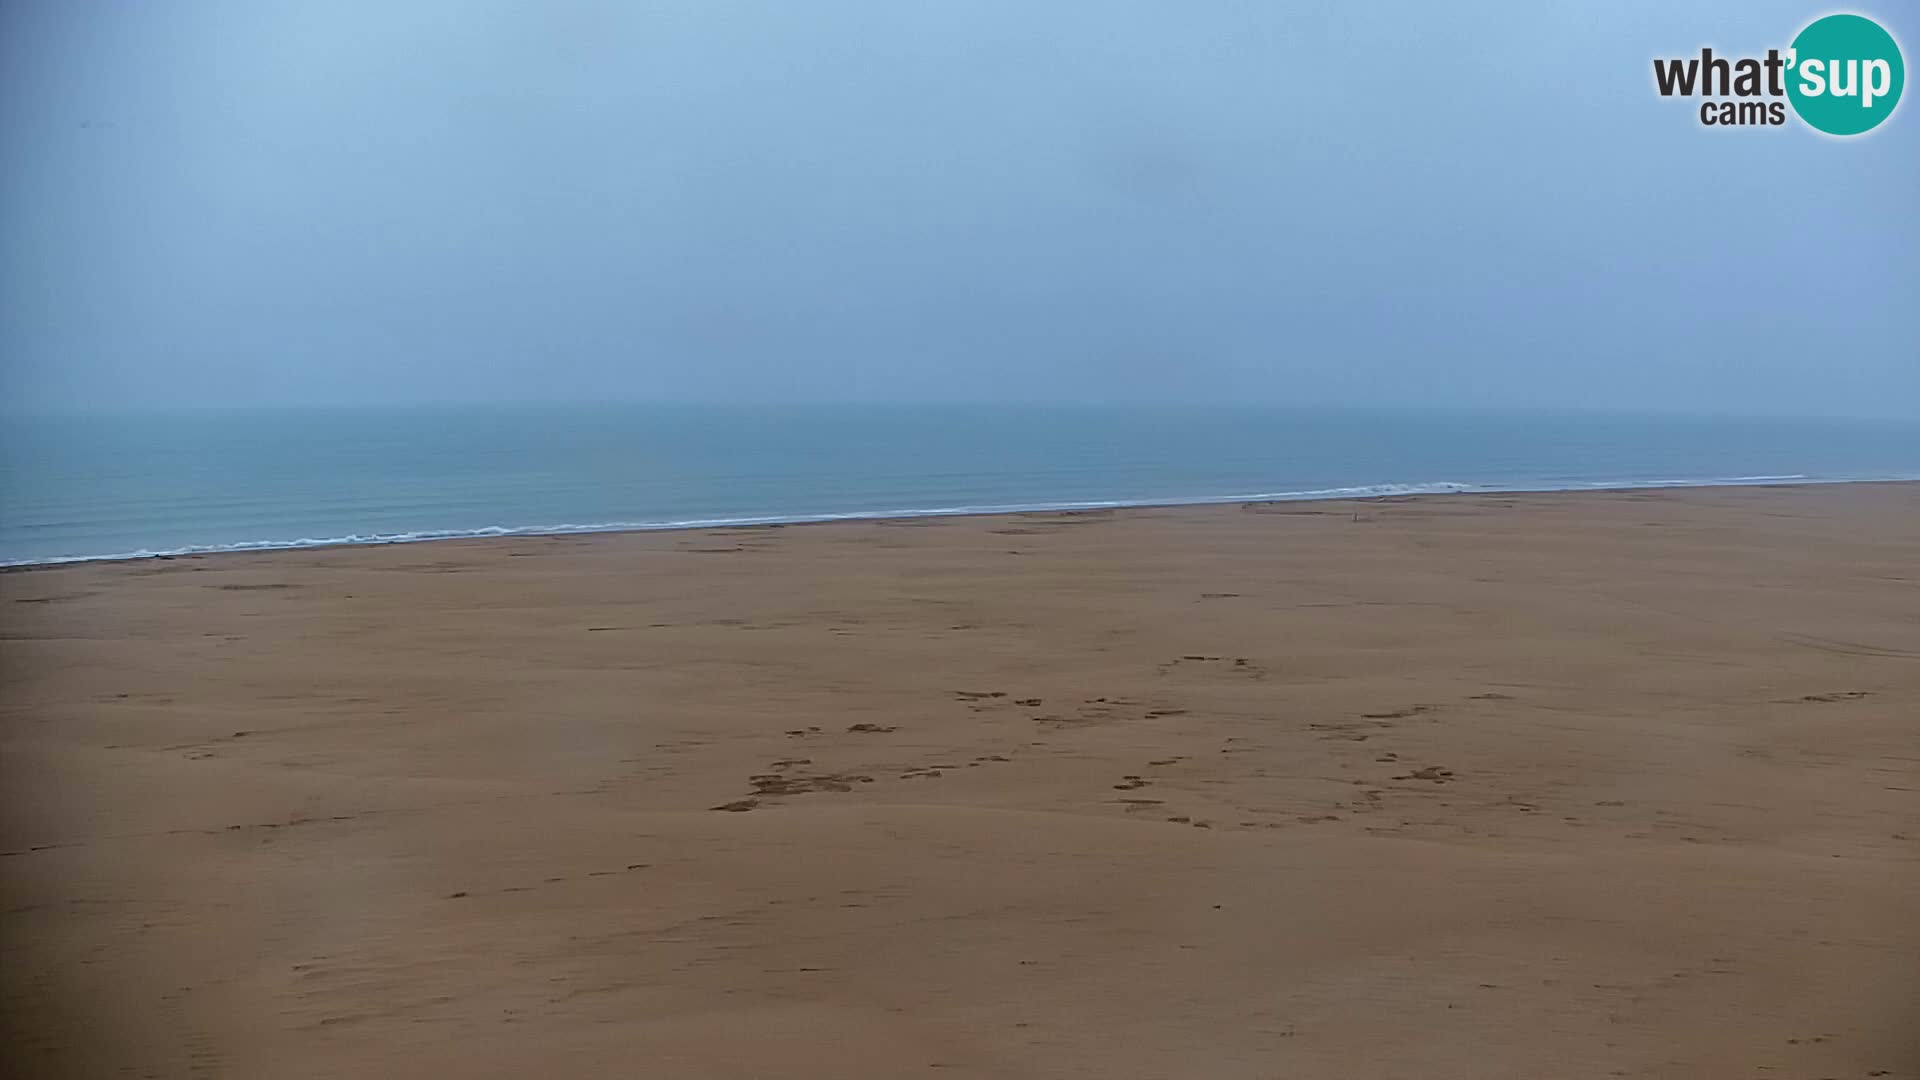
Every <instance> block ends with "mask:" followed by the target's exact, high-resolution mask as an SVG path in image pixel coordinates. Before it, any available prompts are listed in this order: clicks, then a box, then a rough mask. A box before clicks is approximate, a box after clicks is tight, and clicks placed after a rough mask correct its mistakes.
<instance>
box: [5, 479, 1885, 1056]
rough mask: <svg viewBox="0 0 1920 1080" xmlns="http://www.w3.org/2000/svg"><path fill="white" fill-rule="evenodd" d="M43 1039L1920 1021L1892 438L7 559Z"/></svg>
mask: <svg viewBox="0 0 1920 1080" xmlns="http://www.w3.org/2000/svg"><path fill="white" fill-rule="evenodd" d="M0 620H3V622H0V631H4V636H5V638H6V643H5V652H4V661H0V663H4V677H5V680H6V682H5V689H4V695H3V696H0V708H3V710H4V711H3V712H0V721H3V723H0V754H3V755H4V757H3V758H0V768H4V778H3V779H4V796H3V797H4V800H5V803H4V808H3V809H4V815H3V816H0V853H3V854H0V886H4V893H3V894H0V900H3V902H4V912H5V914H4V924H3V927H4V955H3V956H0V980H4V994H5V999H4V1005H5V1023H6V1028H7V1030H6V1031H5V1033H4V1034H5V1037H6V1040H7V1042H6V1049H7V1051H8V1052H9V1053H10V1054H12V1055H13V1060H12V1064H13V1066H14V1069H15V1071H16V1072H17V1074H18V1075H21V1076H32V1077H56V1078H57V1077H68V1076H85V1077H94V1076H123V1075H124V1076H157V1077H195V1076H209V1077H241V1078H275V1077H334V1076H345V1077H362V1078H364V1077H376V1076H377V1077H409V1078H411V1077H436V1076H445V1077H513V1078H521V1077H527V1076H535V1077H550V1078H559V1077H575V1076H581V1077H660V1078H682V1077H689V1078H704V1077H716V1078H722V1077H723V1078H745V1077H802V1078H823V1080H824V1078H835V1080H838V1078H847V1077H876V1078H890V1077H909V1076H936V1077H1031V1078H1053V1077H1089V1078H1094V1077H1098V1078H1116V1077H1128V1078H1132V1077H1138V1078H1169V1077H1208V1078H1214V1077H1222V1078H1282V1077H1289V1078H1290V1077H1303V1078H1320V1077H1326V1078H1348V1077H1356V1078H1373V1077H1383V1078H1384V1077H1404V1078H1410V1080H1411V1078H1426V1077H1458V1078H1489V1077H1499V1078H1513V1080H1537V1078H1544V1077H1615V1076H1626V1077H1672V1078H1696V1077H1741V1078H1749V1077H1782V1078H1795V1080H1802V1078H1811V1077H1827V1076H1832V1077H1868V1076H1890V1077H1915V1076H1920V1071H1917V1070H1920V1024H1917V1023H1916V1017H1920V708H1916V703H1917V702H1920V485H1906V484H1874V485H1843V486H1822V487H1779V488H1758V487H1754V488H1723V489H1695V490H1685V491H1679V490H1675V491H1659V492H1615V493H1581V494H1541V495H1512V496H1477V495H1475V496H1468V495H1459V496H1439V497H1420V498H1410V499H1396V500H1379V501H1369V502H1324V503H1290V504H1265V505H1249V506H1245V507H1240V506H1226V507H1208V508H1171V509H1143V510H1127V511H1115V512H1095V513H1077V514H1064V513H1036V514H1022V515H1013V516H1001V517H978V518H952V519H919V520H905V521H888V522H860V523H847V524H832V525H807V526H791V527H785V528H747V529H728V530H712V531H704V532H676V533H652V534H627V535H598V536H574V537H564V538H529V539H513V540H493V541H461V542H443V543H433V544H420V545H408V546H394V547H373V548H337V549H326V550H315V551H298V552H277V553H264V554H252V555H225V556H211V557H197V558H176V559H167V560H148V561H138V562H128V563H118V564H92V565H74V566H66V567H56V568H47V569H38V570H32V571H27V572H16V573H9V574H5V575H0Z"/></svg>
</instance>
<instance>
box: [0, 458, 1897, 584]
mask: <svg viewBox="0 0 1920 1080" xmlns="http://www.w3.org/2000/svg"><path fill="white" fill-rule="evenodd" d="M1915 480H1920V476H1879V477H1844V478H1815V477H1810V476H1806V475H1801V474H1788V475H1778V476H1727V477H1713V478H1708V479H1674V480H1627V481H1612V480H1603V481H1592V482H1582V483H1563V484H1467V483H1457V482H1453V481H1435V482H1431V483H1424V484H1363V485H1359V486H1355V487H1337V488H1316V489H1309V490H1302V491H1268V492H1254V493H1249V494H1238V495H1197V496H1191V497H1186V498H1173V499H1097V500H1082V501H1066V502H1039V503H1000V504H985V505H977V506H947V507H924V508H912V509H895V510H849V511H844V512H839V513H831V514H765V515H755V516H748V517H727V518H695V519H685V520H674V521H611V522H600V523H594V524H557V525H487V526H481V527H479V528H470V529H421V530H416V531H410V532H404V533H364V534H357V533H348V534H343V535H341V536H329V537H306V538H301V539H297V540H239V541H234V542H231V543H223V544H187V545H182V546H180V547H174V548H159V549H142V550H139V551H122V552H114V553H112V554H104V555H56V556H50V557H47V558H39V559H13V560H4V561H0V569H15V568H21V567H32V566H60V565H66V564H69V563H85V562H126V561H131V560H135V559H161V558H174V557H178V556H185V555H218V554H224V553H228V552H243V551H303V550H308V549H312V548H327V547H365V546H373V545H382V544H419V543H429V542H432V541H436V540H478V539H487V538H490V537H505V536H578V535H586V534H595V533H619V532H670V531H683V530H691V529H722V528H740V527H747V526H754V525H813V524H825V523H828V522H836V521H885V520H889V519H901V518H928V517H975V516H986V515H993V514H1028V513H1047V512H1069V511H1076V510H1124V509H1147V508H1153V507H1180V506H1214V505H1220V504H1226V503H1240V502H1316V501H1332V500H1344V499H1384V498H1391V497H1394V496H1401V495H1457V494H1481V495H1498V494H1516V495H1517V494H1526V493H1544V492H1556V491H1639V490H1647V489H1660V488H1697V487H1740V486H1752V485H1765V484H1872V483H1900V482H1908V481H1915Z"/></svg>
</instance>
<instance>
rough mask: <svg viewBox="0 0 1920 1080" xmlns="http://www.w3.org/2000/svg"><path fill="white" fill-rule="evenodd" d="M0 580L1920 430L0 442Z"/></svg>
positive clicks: (67, 428)
mask: <svg viewBox="0 0 1920 1080" xmlns="http://www.w3.org/2000/svg"><path fill="white" fill-rule="evenodd" d="M0 445H3V447H4V451H5V460H4V466H3V467H4V470H5V472H4V475H3V476H0V479H3V480H4V485H5V486H4V489H0V563H9V564H13V563H33V562H48V561H58V560H68V559H85V558H101V557H109V556H126V555H137V554H159V553H181V552H194V551H222V550H236V549H249V548H269V547H294V546H307V545H315V544H330V543H373V542H392V541H403V540H422V539H432V538H438V537H450V536H471V535H494V534H505V533H541V532H570V531H589V530H603V529H647V528H671V527H677V526H692V525H711V524H716V523H738V522H765V521H804V520H814V519H831V518H841V517H866V516H886V515H902V514H948V513H964V512H972V511H983V510H1005V509H1026V508H1040V507H1079V506H1114V505H1126V504H1131V503H1173V502H1207V501H1216V500H1217V501H1227V500H1238V499H1247V498H1314V497H1327V496H1347V495H1369V494H1391V493H1400V492H1425V491H1431V492H1444V491H1500V490H1527V489H1580V488H1599V487H1626V486H1664V485H1675V484H1706V483H1763V482H1769V481H1777V480H1784V479H1793V480H1819V481H1841V480H1867V479H1894V478H1899V479H1911V478H1916V477H1920V426H1916V425H1914V424H1898V423H1862V422H1846V423H1833V422H1821V423H1815V422H1799V421H1751V420H1741V421H1733V420H1722V419H1677V418H1646V417H1642V418H1620V417H1612V418H1607V417H1592V416H1545V417H1543V416H1538V415H1480V416H1470V415H1450V416H1435V415H1414V414H1403V413H1388V412H1324V411H1322V412H1284V411H1261V410H1253V409H1246V410H1219V409H1212V410H1202V409H1095V408H1040V407H1021V408H997V407H996V408H987V407H980V408H959V407H941V408H932V407H929V408H909V407H897V406H895V407H879V406H876V407H833V408H827V407H805V408H774V407H769V408H723V407H688V406H675V407H664V406H650V407H622V408H612V407H608V408H572V409H561V408H526V409H451V408H448V409H440V408H435V409H426V408H421V409H368V410H358V411H349V410H339V411H302V412H255V413H246V414H239V413H233V414H219V413H204V414H184V413H183V414H165V415H158V414H143V415H120V416H104V415H93V416H69V417H35V418H19V417H14V418H8V419H5V420H0Z"/></svg>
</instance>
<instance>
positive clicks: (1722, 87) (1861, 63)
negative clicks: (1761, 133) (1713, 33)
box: [1653, 15, 1907, 135]
mask: <svg viewBox="0 0 1920 1080" xmlns="http://www.w3.org/2000/svg"><path fill="white" fill-rule="evenodd" d="M1906 82H1907V66H1906V62H1905V61H1904V60H1903V59H1902V57H1901V55H1900V46H1899V44H1898V43H1897V42H1895V41H1894V40H1893V35H1892V34H1889V33H1887V31H1886V29H1885V28H1884V27H1882V26H1881V25H1880V24H1879V23H1876V22H1874V21H1873V20H1872V19H1869V18H1866V17H1865V16H1862V15H1828V16H1825V17H1824V18H1820V19H1815V20H1814V21H1813V22H1811V23H1808V24H1807V26H1806V28H1805V29H1803V30H1801V31H1800V33H1799V35H1798V36H1796V37H1795V38H1794V39H1793V44H1792V45H1790V46H1788V47H1787V49H1786V50H1785V51H1784V52H1782V50H1780V49H1768V50H1767V55H1766V57H1765V58H1764V59H1761V58H1758V57H1746V58H1738V59H1736V58H1729V57H1725V56H1715V55H1714V54H1713V50H1712V49H1711V48H1706V49H1701V50H1700V55H1699V56H1697V57H1693V56H1689V57H1684V58H1681V59H1671V60H1655V61H1654V62H1653V83H1654V88H1655V89H1656V90H1658V91H1659V92H1660V96H1661V97H1675V96H1678V97H1696V96H1697V97H1703V98H1708V99H1714V98H1718V99H1721V100H1707V101H1702V102H1701V103H1700V123H1701V124H1703V125H1705V126H1707V127H1746V126H1769V127H1771V126H1778V125H1782V124H1785V123H1786V122H1787V109H1786V106H1787V105H1791V106H1792V107H1793V112H1794V114H1795V115H1797V116H1799V117H1800V119H1801V120H1802V121H1804V122H1805V123H1806V124H1807V126H1809V127H1811V128H1813V129H1814V130H1816V131H1823V132H1825V133H1827V134H1829V135H1858V134H1861V133H1862V132H1866V131H1871V130H1873V129H1874V128H1876V127H1878V126H1880V124H1881V123H1883V122H1884V121H1885V120H1886V118H1887V117H1889V116H1891V115H1892V114H1893V110H1894V107H1895V106H1896V105H1898V104H1899V103H1900V91H1901V90H1902V89H1903V88H1905V86H1906ZM1768 99H1771V100H1768ZM1783 101H1784V103H1783Z"/></svg>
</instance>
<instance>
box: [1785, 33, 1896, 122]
mask: <svg viewBox="0 0 1920 1080" xmlns="http://www.w3.org/2000/svg"><path fill="white" fill-rule="evenodd" d="M1787 65H1788V68H1789V69H1790V71H1791V75H1790V76H1789V78H1788V79H1787V100H1788V101H1791V102H1793V111H1794V112H1797V113H1799V114H1800V119H1802V120H1805V121H1806V122H1807V123H1808V124H1811V125H1812V126H1813V127H1815V128H1818V129H1819V130H1821V131H1824V132H1826V133H1827V134H1829V135H1858V134H1860V133H1861V132H1863V131H1871V130H1873V129H1874V128H1875V127H1876V126H1878V125H1879V123H1880V122H1881V121H1882V120H1885V119H1886V118H1887V117H1888V116H1889V115H1891V114H1892V113H1893V107H1894V106H1895V105H1897V104H1899V102H1900V90H1901V88H1902V87H1903V86H1905V85H1906V82H1907V65H1906V64H1905V63H1904V62H1903V61H1902V59H1901V57H1900V46H1899V45H1898V44H1896V43H1895V42H1894V40H1893V35H1892V34H1889V33H1887V32H1886V30H1885V29H1883V28H1882V27H1881V26H1880V24H1879V23H1877V22H1874V21H1873V20H1872V19H1867V18H1862V17H1861V16H1859V15H1829V16H1827V17H1826V18H1824V19H1817V20H1815V21H1814V22H1812V23H1810V24H1808V26H1807V28H1806V29H1805V30H1802V31H1800V36H1798V37H1796V38H1794V39H1793V48H1791V49H1789V50H1787Z"/></svg>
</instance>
